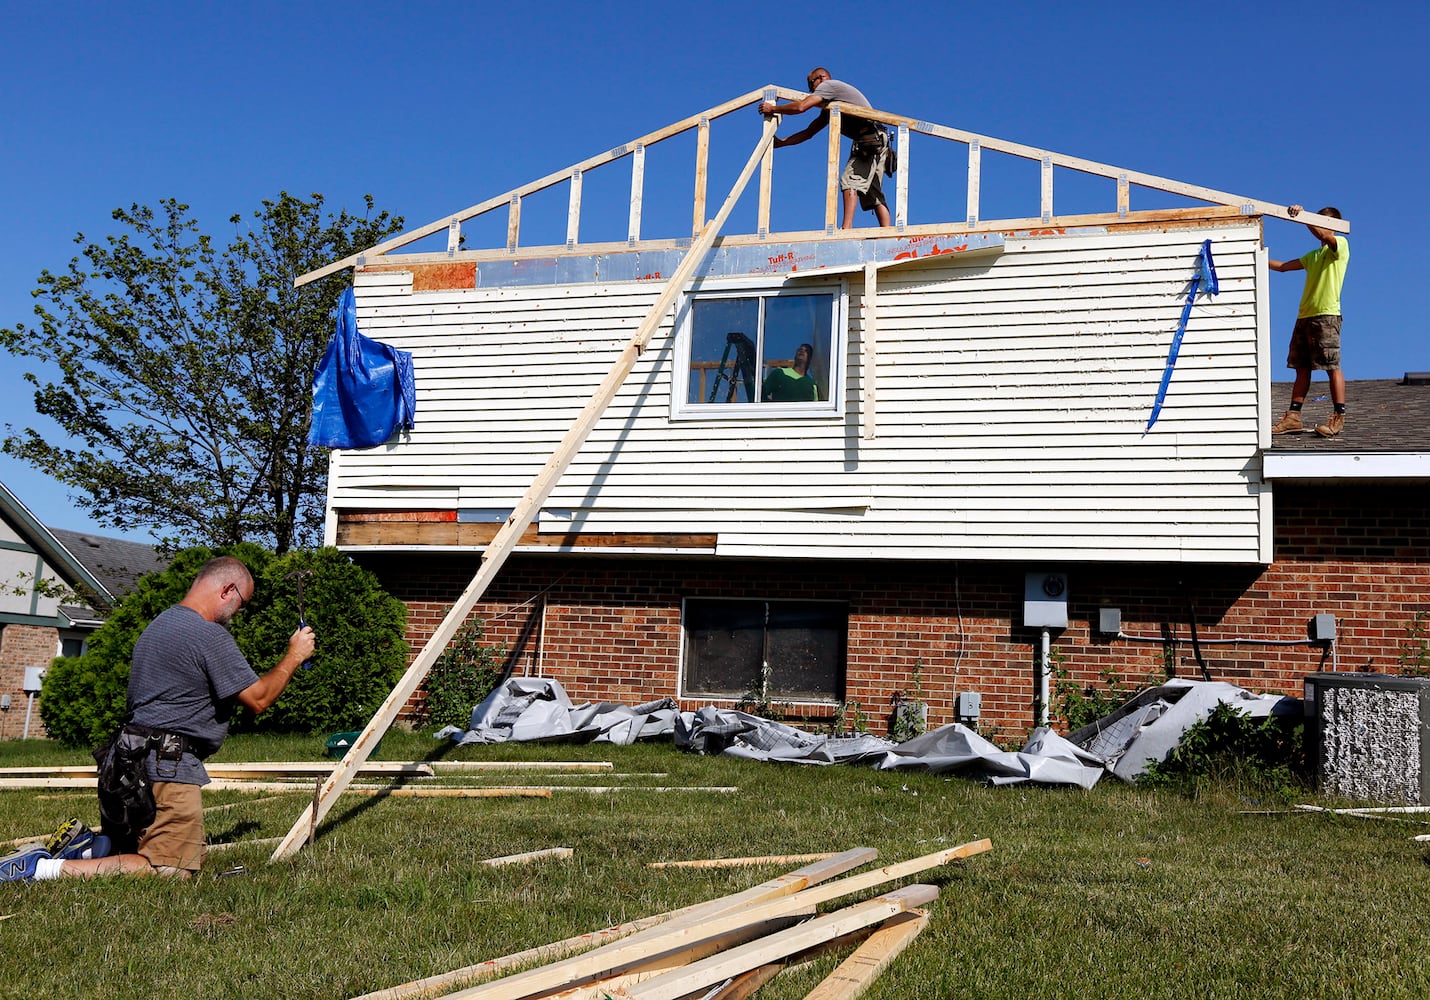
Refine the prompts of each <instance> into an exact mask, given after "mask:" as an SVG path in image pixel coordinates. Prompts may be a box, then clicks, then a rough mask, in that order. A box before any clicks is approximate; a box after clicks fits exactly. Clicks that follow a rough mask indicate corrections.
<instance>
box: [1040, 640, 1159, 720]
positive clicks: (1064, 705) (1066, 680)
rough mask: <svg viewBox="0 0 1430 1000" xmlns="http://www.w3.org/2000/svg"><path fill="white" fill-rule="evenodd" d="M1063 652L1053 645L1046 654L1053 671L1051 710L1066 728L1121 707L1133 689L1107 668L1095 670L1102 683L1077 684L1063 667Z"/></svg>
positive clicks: (1065, 666)
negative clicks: (1065, 723)
mask: <svg viewBox="0 0 1430 1000" xmlns="http://www.w3.org/2000/svg"><path fill="white" fill-rule="evenodd" d="M1067 659H1068V658H1067V654H1065V653H1063V652H1062V651H1061V650H1059V649H1057V648H1056V647H1054V648H1053V649H1052V651H1051V652H1050V653H1049V654H1048V660H1049V662H1050V663H1051V664H1052V672H1053V713H1054V714H1055V715H1059V716H1062V718H1063V719H1064V720H1065V721H1066V722H1067V726H1068V731H1069V732H1071V731H1074V730H1078V729H1081V728H1082V727H1083V726H1086V725H1087V724H1088V723H1091V722H1096V721H1097V720H1098V719H1101V718H1102V717H1103V716H1105V715H1108V714H1110V713H1111V712H1114V711H1116V710H1117V709H1119V708H1121V707H1122V705H1123V703H1124V702H1126V701H1127V699H1129V698H1131V697H1132V696H1133V695H1134V694H1136V693H1137V689H1136V688H1135V687H1133V686H1132V685H1129V684H1127V683H1125V682H1124V681H1123V680H1122V678H1121V677H1119V676H1118V674H1117V671H1115V670H1113V669H1112V668H1111V667H1107V668H1104V669H1103V670H1102V671H1100V672H1099V673H1098V678H1099V679H1100V680H1101V682H1102V687H1101V688H1099V687H1098V686H1097V685H1095V684H1088V685H1086V686H1084V685H1082V684H1079V683H1078V682H1077V680H1076V679H1075V678H1074V677H1073V676H1072V672H1071V671H1070V670H1068V667H1067Z"/></svg>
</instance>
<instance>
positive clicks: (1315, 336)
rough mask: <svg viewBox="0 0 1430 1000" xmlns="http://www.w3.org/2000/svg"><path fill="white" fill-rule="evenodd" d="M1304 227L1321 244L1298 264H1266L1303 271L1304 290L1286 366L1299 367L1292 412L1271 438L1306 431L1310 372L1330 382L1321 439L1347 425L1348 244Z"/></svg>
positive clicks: (1295, 208)
mask: <svg viewBox="0 0 1430 1000" xmlns="http://www.w3.org/2000/svg"><path fill="white" fill-rule="evenodd" d="M1286 211H1287V214H1288V215H1290V216H1291V217H1293V218H1294V217H1295V216H1297V215H1299V214H1300V212H1301V206H1300V205H1292V206H1290V207H1289V208H1288V209H1287V210H1286ZM1317 214H1318V215H1328V216H1330V217H1331V218H1333V219H1339V218H1340V217H1341V213H1340V212H1339V211H1338V210H1336V209H1334V208H1330V207H1327V208H1323V209H1321V210H1320V212H1318V213H1317ZM1306 228H1307V229H1309V230H1311V235H1312V236H1314V237H1316V239H1318V240H1320V241H1321V245H1320V246H1318V247H1317V248H1316V249H1314V250H1312V251H1311V252H1310V253H1308V254H1306V255H1304V256H1303V257H1300V258H1299V259H1297V260H1272V261H1267V265H1266V266H1267V267H1269V268H1271V270H1273V271H1305V272H1306V287H1305V290H1304V291H1302V293H1301V307H1300V308H1299V309H1298V310H1297V312H1296V327H1295V329H1293V330H1292V331H1291V349H1290V350H1289V351H1288V352H1287V354H1286V367H1287V368H1294V369H1296V383H1295V385H1293V386H1292V387H1291V408H1290V409H1288V410H1287V411H1286V414H1285V415H1284V416H1283V417H1282V418H1281V419H1280V420H1278V421H1276V423H1275V424H1273V425H1272V427H1271V433H1272V434H1294V433H1296V432H1298V431H1301V430H1303V429H1304V427H1303V425H1302V423H1301V404H1302V403H1304V402H1305V401H1306V393H1307V392H1309V391H1310V388H1311V372H1312V371H1313V370H1314V369H1316V368H1321V369H1324V370H1325V372H1326V375H1327V376H1328V377H1329V378H1330V380H1331V407H1332V412H1331V415H1330V417H1328V418H1327V420H1326V422H1325V423H1324V424H1318V425H1317V426H1316V433H1317V434H1319V435H1321V437H1327V438H1328V437H1335V436H1336V435H1337V434H1339V433H1340V432H1341V431H1342V430H1343V429H1344V428H1345V425H1346V377H1345V375H1344V374H1342V372H1341V285H1342V284H1344V282H1345V280H1346V265H1347V264H1349V263H1350V260H1351V245H1350V241H1349V240H1347V239H1346V238H1345V237H1344V236H1337V235H1336V234H1335V233H1333V232H1331V231H1330V230H1329V229H1322V228H1321V227H1320V226H1313V225H1311V224H1310V223H1309V222H1308V223H1307V224H1306Z"/></svg>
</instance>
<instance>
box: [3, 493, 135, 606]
mask: <svg viewBox="0 0 1430 1000" xmlns="http://www.w3.org/2000/svg"><path fill="white" fill-rule="evenodd" d="M0 517H3V518H4V519H5V520H6V521H9V522H10V523H11V524H12V525H13V526H14V529H15V531H16V532H17V533H18V534H19V535H20V537H21V538H22V539H24V541H25V542H26V543H28V544H29V545H30V546H31V547H32V548H33V549H34V550H35V552H37V553H39V555H40V557H41V558H43V559H44V561H45V563H46V564H48V565H49V566H50V568H51V569H52V570H54V572H55V573H57V574H59V576H60V578H61V579H63V580H64V582H65V584H66V585H68V586H70V587H75V588H82V589H85V590H89V591H93V592H94V593H95V594H96V595H97V596H98V597H99V598H101V599H104V600H106V601H109V602H110V603H113V600H114V596H115V595H114V594H112V593H110V591H109V589H108V588H107V587H105V585H104V583H103V582H101V581H100V579H99V578H98V577H97V576H95V575H94V574H93V573H92V572H91V571H90V570H89V567H87V566H86V565H85V564H84V563H82V562H80V561H79V560H78V559H76V558H75V557H74V555H73V554H72V553H71V552H70V551H69V550H68V549H66V548H65V546H64V544H63V543H62V542H61V541H60V540H59V539H58V538H56V537H55V535H54V532H52V531H50V529H49V528H47V527H45V526H44V525H43V524H41V523H40V520H39V518H37V517H35V515H34V514H33V513H31V512H30V508H28V507H26V506H25V505H24V504H23V503H21V502H20V498H19V497H17V496H16V495H15V494H13V493H11V492H10V490H9V488H8V487H6V486H5V484H4V483H0Z"/></svg>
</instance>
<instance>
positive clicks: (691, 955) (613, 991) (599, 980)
mask: <svg viewBox="0 0 1430 1000" xmlns="http://www.w3.org/2000/svg"><path fill="white" fill-rule="evenodd" d="M803 916H805V914H796V913H788V914H785V915H784V916H782V917H772V918H771V919H769V920H759V921H756V922H754V923H749V924H743V925H741V926H739V927H736V928H734V929H733V930H728V931H726V932H725V933H723V934H717V935H716V936H714V937H708V938H703V939H701V940H699V941H695V942H692V943H691V944H688V945H685V946H684V947H681V948H675V949H672V950H670V951H664V952H660V953H658V954H655V955H648V956H646V957H644V958H638V959H634V960H632V961H631V962H628V963H627V964H625V965H623V966H621V967H620V968H618V969H613V970H611V973H610V974H609V975H603V976H600V977H591V978H590V979H589V980H587V981H586V982H583V983H581V984H580V985H578V986H573V987H571V988H570V989H565V990H561V991H559V992H557V993H543V994H541V996H542V1000H586V998H587V997H591V996H596V997H611V996H618V995H619V994H620V992H621V991H622V990H624V989H628V988H631V987H634V986H637V985H639V984H640V983H643V982H645V981H646V980H648V979H652V978H654V977H656V976H660V975H665V974H666V973H670V972H676V971H678V970H680V969H683V968H685V967H686V966H689V965H692V964H693V963H695V962H699V961H701V960H702V959H706V958H712V957H714V956H716V955H718V954H720V953H721V952H724V951H727V950H729V949H731V948H737V947H739V946H741V945H744V944H749V943H750V942H752V941H756V940H758V939H760V938H763V937H765V936H766V935H769V934H773V933H776V932H777V931H782V930H786V929H788V928H789V927H790V925H791V924H793V923H795V922H796V921H798V920H799V919H801V918H802V917H803Z"/></svg>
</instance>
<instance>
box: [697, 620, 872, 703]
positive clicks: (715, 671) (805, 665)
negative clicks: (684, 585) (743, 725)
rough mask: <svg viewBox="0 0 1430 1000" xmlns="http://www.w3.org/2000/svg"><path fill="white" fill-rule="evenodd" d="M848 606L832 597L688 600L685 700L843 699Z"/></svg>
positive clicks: (821, 700) (822, 700)
mask: <svg viewBox="0 0 1430 1000" xmlns="http://www.w3.org/2000/svg"><path fill="white" fill-rule="evenodd" d="M848 622H849V609H848V607H847V606H846V605H844V604H842V603H839V602H833V601H760V600H717V599H696V598H691V599H690V600H687V601H686V602H685V669H684V675H685V676H684V684H683V685H682V686H683V689H684V690H683V693H684V695H685V696H686V697H709V698H730V699H740V698H744V697H746V696H754V697H755V699H756V700H770V701H802V702H831V701H840V700H842V699H843V698H844V659H845V650H846V647H847V643H848V634H849V625H848Z"/></svg>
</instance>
